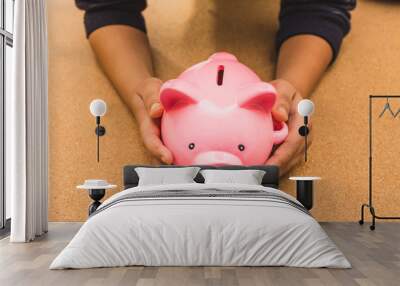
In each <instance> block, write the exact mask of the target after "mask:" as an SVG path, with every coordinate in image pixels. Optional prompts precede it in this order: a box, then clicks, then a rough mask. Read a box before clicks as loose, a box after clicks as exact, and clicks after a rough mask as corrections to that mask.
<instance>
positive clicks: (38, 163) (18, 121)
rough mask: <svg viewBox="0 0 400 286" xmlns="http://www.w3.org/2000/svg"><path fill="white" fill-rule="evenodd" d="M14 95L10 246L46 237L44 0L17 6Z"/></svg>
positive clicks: (9, 147) (9, 148)
mask: <svg viewBox="0 0 400 286" xmlns="http://www.w3.org/2000/svg"><path fill="white" fill-rule="evenodd" d="M14 11H15V18H14V48H13V51H14V71H13V92H12V93H11V96H10V97H8V98H6V105H7V107H8V108H7V110H6V169H7V172H6V181H8V183H7V187H9V188H10V189H11V236H10V241H12V242H27V241H31V240H33V239H35V237H36V236H40V235H42V234H43V233H45V232H47V224H48V220H47V190H48V159H47V158H48V157H47V149H48V148H47V147H48V136H47V121H48V120H47V23H46V10H45V1H44V0H17V1H15V10H14Z"/></svg>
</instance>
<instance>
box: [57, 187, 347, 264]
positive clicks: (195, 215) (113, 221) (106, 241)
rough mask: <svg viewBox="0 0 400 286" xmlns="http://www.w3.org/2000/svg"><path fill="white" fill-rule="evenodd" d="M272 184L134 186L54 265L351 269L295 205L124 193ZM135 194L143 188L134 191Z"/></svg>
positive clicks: (84, 230) (89, 224) (87, 227)
mask: <svg viewBox="0 0 400 286" xmlns="http://www.w3.org/2000/svg"><path fill="white" fill-rule="evenodd" d="M210 188H212V189H214V190H218V191H239V190H246V191H260V190H261V191H267V192H269V193H274V194H277V195H279V196H283V197H286V198H288V199H290V200H292V201H294V202H296V200H295V199H294V198H293V197H291V196H289V195H287V194H285V193H283V192H281V191H279V190H276V189H272V188H267V187H262V186H254V185H237V184H236V185H232V184H195V183H193V184H179V185H162V186H161V185H160V186H146V187H135V188H131V189H127V190H125V191H123V192H120V193H118V194H115V195H114V196H112V197H110V198H109V199H108V200H106V201H105V202H104V203H103V204H102V205H101V206H100V210H101V208H103V210H102V211H99V212H98V213H97V214H95V215H94V216H92V217H90V218H89V219H88V221H87V222H86V223H85V224H83V226H82V227H81V229H80V230H79V232H78V233H77V234H76V235H75V237H74V238H73V239H72V241H71V242H70V243H69V244H68V246H67V247H65V249H64V250H63V251H62V252H61V253H60V254H59V255H58V256H57V258H56V259H55V260H54V261H53V262H52V264H51V265H50V269H63V268H91V267H114V266H127V265H145V266H194V265H199V266H200V265H204V266H205V265H209V266H210V265H214V266H242V265H243V266H244V265H246V266H294V267H333V268H350V267H351V266H350V263H349V262H348V261H347V259H346V258H345V257H344V255H343V254H342V252H341V251H340V250H338V248H337V247H336V245H335V244H334V243H333V242H332V241H331V240H330V238H329V237H328V236H327V234H326V233H325V232H324V230H323V229H322V228H321V226H320V225H319V224H318V222H317V221H316V220H315V219H314V218H313V217H311V216H310V215H308V214H307V213H305V212H303V211H301V210H299V209H298V208H296V207H293V206H292V205H290V204H285V203H281V202H277V201H274V200H264V199H262V198H245V197H240V198H236V197H226V198H214V197H182V198H179V197H173V198H149V199H138V200H121V201H119V202H118V203H114V204H112V202H115V201H116V200H117V201H118V199H121V198H122V197H124V196H129V194H132V192H146V191H160V192H162V191H168V190H191V191H196V190H198V191H199V192H200V191H203V192H204V191H207V189H210ZM134 194H136V193H134ZM297 203H298V202H297Z"/></svg>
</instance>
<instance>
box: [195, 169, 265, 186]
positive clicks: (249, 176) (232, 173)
mask: <svg viewBox="0 0 400 286" xmlns="http://www.w3.org/2000/svg"><path fill="white" fill-rule="evenodd" d="M200 174H201V175H202V176H203V177H204V183H205V184H212V183H222V184H246V185H261V182H262V179H263V177H264V175H265V171H262V170H213V169H206V170H201V171H200Z"/></svg>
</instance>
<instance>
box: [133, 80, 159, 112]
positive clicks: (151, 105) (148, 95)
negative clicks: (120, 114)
mask: <svg viewBox="0 0 400 286" xmlns="http://www.w3.org/2000/svg"><path fill="white" fill-rule="evenodd" d="M161 84H162V81H161V80H160V79H158V78H155V77H151V78H148V79H146V80H145V81H144V82H143V83H142V85H141V86H140V87H139V90H138V94H139V96H140V97H141V98H142V100H143V102H144V105H145V108H146V110H147V113H148V114H149V115H150V117H151V118H159V117H161V115H162V113H163V111H164V108H163V107H162V105H161V103H160V89H161Z"/></svg>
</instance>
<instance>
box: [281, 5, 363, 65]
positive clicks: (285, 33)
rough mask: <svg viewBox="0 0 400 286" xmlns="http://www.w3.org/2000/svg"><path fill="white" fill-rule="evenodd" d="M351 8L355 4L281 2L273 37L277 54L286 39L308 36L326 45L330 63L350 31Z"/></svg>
mask: <svg viewBox="0 0 400 286" xmlns="http://www.w3.org/2000/svg"><path fill="white" fill-rule="evenodd" d="M355 6H356V0H281V10H280V14H279V30H278V33H277V37H276V43H277V50H278V52H279V49H280V47H281V45H282V43H283V42H284V41H286V40H287V39H288V38H290V37H292V36H295V35H301V34H311V35H316V36H319V37H321V38H323V39H325V40H326V41H327V42H328V43H329V45H330V46H331V48H332V51H333V60H334V59H335V58H336V56H337V55H338V53H339V49H340V46H341V44H342V40H343V38H344V37H345V36H346V35H347V34H348V33H349V31H350V19H351V16H350V11H351V10H352V9H354V8H355Z"/></svg>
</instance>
